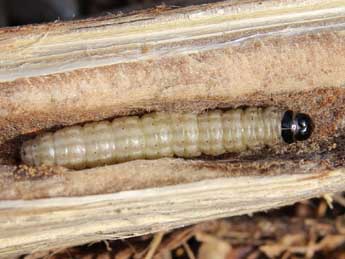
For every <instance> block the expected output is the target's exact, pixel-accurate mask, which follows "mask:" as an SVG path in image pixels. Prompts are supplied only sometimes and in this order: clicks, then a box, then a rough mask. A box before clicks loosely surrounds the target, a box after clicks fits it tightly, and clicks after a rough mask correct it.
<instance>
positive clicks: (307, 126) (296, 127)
mask: <svg viewBox="0 0 345 259" xmlns="http://www.w3.org/2000/svg"><path fill="white" fill-rule="evenodd" d="M281 126H282V132H281V134H282V138H283V140H284V141H285V142H286V143H289V144H290V143H293V142H295V141H302V140H306V139H308V138H309V137H310V135H311V134H312V132H313V129H314V124H313V121H312V119H311V118H310V116H309V115H307V114H304V113H294V112H293V111H290V110H289V111H286V112H285V113H284V115H283V119H282V123H281Z"/></svg>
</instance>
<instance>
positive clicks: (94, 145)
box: [20, 107, 313, 169]
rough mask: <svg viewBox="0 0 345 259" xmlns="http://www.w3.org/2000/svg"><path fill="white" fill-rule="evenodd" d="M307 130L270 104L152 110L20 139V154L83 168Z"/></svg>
mask: <svg viewBox="0 0 345 259" xmlns="http://www.w3.org/2000/svg"><path fill="white" fill-rule="evenodd" d="M312 130H313V122H312V120H311V118H310V117H309V116H308V115H307V114H303V113H295V112H293V111H290V110H288V111H281V110H279V109H277V108H275V107H267V108H260V107H249V108H245V109H231V110H228V111H222V110H212V111H208V112H204V113H201V114H194V113H169V112H154V113H149V114H146V115H143V116H142V117H139V116H127V117H122V118H116V119H114V120H113V121H100V122H93V123H87V124H85V125H84V126H71V127H66V128H63V129H61V130H58V131H56V132H54V133H52V132H47V133H44V134H42V135H39V136H37V137H36V138H34V139H32V140H28V141H26V142H24V143H23V145H22V147H21V151H20V153H21V159H22V161H23V162H24V163H25V164H28V165H34V166H39V165H43V164H45V165H59V166H64V167H67V168H72V169H83V168H88V167H95V166H101V165H106V164H114V163H119V162H125V161H130V160H134V159H157V158H161V157H172V156H177V157H185V158H190V157H198V156H200V155H201V154H206V155H212V156H217V155H221V154H224V153H228V152H241V151H244V150H246V149H252V148H254V147H257V146H264V145H268V146H270V145H274V144H276V143H279V142H286V143H292V142H295V141H300V140H305V139H308V138H309V136H310V135H311V133H312Z"/></svg>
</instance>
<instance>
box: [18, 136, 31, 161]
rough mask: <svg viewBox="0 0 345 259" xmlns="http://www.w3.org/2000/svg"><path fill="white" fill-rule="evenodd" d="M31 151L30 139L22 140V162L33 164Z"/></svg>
mask: <svg viewBox="0 0 345 259" xmlns="http://www.w3.org/2000/svg"><path fill="white" fill-rule="evenodd" d="M32 152H33V151H32V143H31V141H30V140H29V141H26V142H24V143H23V145H22V147H21V149H20V158H21V160H22V162H23V163H24V164H27V165H34V161H33V154H32Z"/></svg>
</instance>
